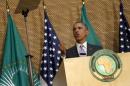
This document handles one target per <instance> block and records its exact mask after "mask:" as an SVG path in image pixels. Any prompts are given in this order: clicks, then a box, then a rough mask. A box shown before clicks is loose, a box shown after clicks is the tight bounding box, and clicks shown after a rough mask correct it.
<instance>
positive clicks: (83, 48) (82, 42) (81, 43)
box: [66, 22, 102, 58]
mask: <svg viewBox="0 0 130 86" xmlns="http://www.w3.org/2000/svg"><path fill="white" fill-rule="evenodd" d="M88 33H89V31H88V29H87V28H86V26H85V24H84V23H82V22H76V23H75V24H74V25H73V35H74V38H75V40H76V44H75V45H74V46H72V47H71V48H69V49H67V50H66V58H73V57H81V56H91V55H92V54H93V53H94V52H95V51H97V50H100V49H102V47H100V46H95V45H92V44H89V43H87V41H86V37H87V35H88Z"/></svg>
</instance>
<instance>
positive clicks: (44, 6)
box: [43, 0, 46, 9]
mask: <svg viewBox="0 0 130 86" xmlns="http://www.w3.org/2000/svg"><path fill="white" fill-rule="evenodd" d="M43 8H44V9H46V4H45V2H44V0H43Z"/></svg>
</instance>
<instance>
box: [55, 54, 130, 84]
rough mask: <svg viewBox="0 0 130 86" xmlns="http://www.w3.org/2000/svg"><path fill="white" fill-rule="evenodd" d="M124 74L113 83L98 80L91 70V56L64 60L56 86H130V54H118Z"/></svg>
mask: <svg viewBox="0 0 130 86" xmlns="http://www.w3.org/2000/svg"><path fill="white" fill-rule="evenodd" d="M118 55H119V57H120V59H121V61H122V72H121V74H120V76H119V77H118V78H117V79H115V80H114V81H112V82H102V81H99V80H97V79H96V78H95V77H93V75H92V74H91V72H90V70H89V60H90V58H91V57H90V56H87V57H77V58H67V59H64V60H63V62H62V64H61V66H60V69H59V72H58V73H57V74H56V76H55V78H54V81H53V84H54V86H130V53H119V54H118Z"/></svg>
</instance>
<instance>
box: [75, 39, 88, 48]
mask: <svg viewBox="0 0 130 86" xmlns="http://www.w3.org/2000/svg"><path fill="white" fill-rule="evenodd" d="M80 45H81V44H80V43H76V46H77V47H78V48H79V47H80ZM82 45H83V46H84V47H85V48H87V41H85V42H84V43H83V44H82Z"/></svg>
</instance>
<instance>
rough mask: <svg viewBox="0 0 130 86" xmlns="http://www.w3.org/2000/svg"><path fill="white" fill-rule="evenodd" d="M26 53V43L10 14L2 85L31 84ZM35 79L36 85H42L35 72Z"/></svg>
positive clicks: (18, 85)
mask: <svg viewBox="0 0 130 86" xmlns="http://www.w3.org/2000/svg"><path fill="white" fill-rule="evenodd" d="M26 55H27V51H26V48H25V45H24V43H23V41H22V40H21V37H20V35H19V33H18V31H17V28H16V25H15V23H14V21H13V19H12V17H11V15H10V14H8V15H7V32H6V37H5V43H4V50H3V63H2V71H1V77H0V86H30V84H29V74H28V67H27V61H26V57H25V56H26ZM33 71H34V69H33ZM33 81H34V86H40V82H39V79H38V77H37V75H36V73H35V72H33Z"/></svg>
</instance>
